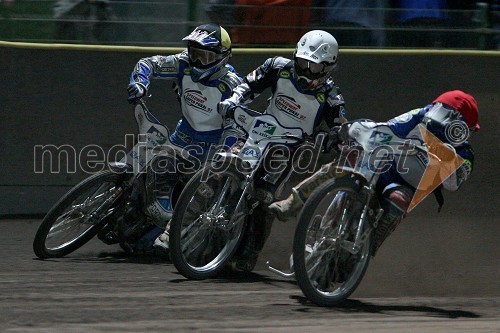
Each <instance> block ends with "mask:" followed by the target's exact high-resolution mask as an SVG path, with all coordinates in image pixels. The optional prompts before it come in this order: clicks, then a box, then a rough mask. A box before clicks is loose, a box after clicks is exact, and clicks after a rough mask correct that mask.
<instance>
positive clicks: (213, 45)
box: [182, 23, 231, 81]
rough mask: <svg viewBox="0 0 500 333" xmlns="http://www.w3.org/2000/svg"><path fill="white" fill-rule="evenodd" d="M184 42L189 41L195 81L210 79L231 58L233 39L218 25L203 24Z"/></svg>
mask: <svg viewBox="0 0 500 333" xmlns="http://www.w3.org/2000/svg"><path fill="white" fill-rule="evenodd" d="M182 40H186V41H188V45H187V47H188V55H189V65H190V66H191V77H192V78H193V81H199V80H202V79H204V78H207V77H210V76H211V75H212V74H214V73H215V72H217V71H218V70H219V69H220V68H222V67H224V66H225V65H226V64H227V62H228V61H229V58H230V57H231V39H230V38H229V34H228V33H227V31H226V30H225V29H224V28H223V27H221V26H220V25H218V24H215V23H209V24H202V25H200V26H198V27H196V28H195V29H194V30H193V32H191V33H190V34H189V35H188V36H186V37H184V38H183V39H182Z"/></svg>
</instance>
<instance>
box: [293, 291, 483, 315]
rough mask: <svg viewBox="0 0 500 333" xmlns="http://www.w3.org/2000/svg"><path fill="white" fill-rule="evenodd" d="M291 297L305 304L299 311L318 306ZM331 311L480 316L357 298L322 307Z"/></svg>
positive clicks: (299, 297)
mask: <svg viewBox="0 0 500 333" xmlns="http://www.w3.org/2000/svg"><path fill="white" fill-rule="evenodd" d="M290 298H291V299H295V300H297V302H299V303H300V304H303V305H307V306H308V307H307V308H301V309H297V310H295V311H299V312H309V311H312V310H314V308H315V307H316V308H320V307H319V306H316V305H315V304H313V303H311V302H310V301H309V300H308V299H306V298H305V297H303V296H290ZM323 309H328V310H332V311H339V312H345V313H375V314H389V313H390V312H395V313H398V312H399V313H401V312H417V313H422V314H424V315H426V316H429V317H442V318H450V319H457V318H480V317H481V316H480V315H478V314H477V313H474V312H470V311H462V310H446V309H441V308H437V307H432V306H425V305H380V304H373V303H369V302H362V301H358V300H346V301H345V302H343V303H341V304H339V305H338V306H335V307H331V308H323Z"/></svg>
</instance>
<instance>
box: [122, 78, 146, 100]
mask: <svg viewBox="0 0 500 333" xmlns="http://www.w3.org/2000/svg"><path fill="white" fill-rule="evenodd" d="M127 92H128V101H129V103H134V102H135V101H136V100H137V99H139V98H141V97H143V96H145V95H146V87H145V86H144V85H143V84H141V83H137V82H136V83H131V84H129V85H128V88H127Z"/></svg>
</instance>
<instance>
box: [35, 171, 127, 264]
mask: <svg viewBox="0 0 500 333" xmlns="http://www.w3.org/2000/svg"><path fill="white" fill-rule="evenodd" d="M122 179H123V174H117V173H114V172H111V171H103V172H100V173H97V174H95V175H93V176H90V177H89V178H87V179H85V180H83V181H82V182H81V183H79V184H77V185H76V186H75V187H73V188H72V189H71V190H70V191H69V192H68V193H66V194H65V195H64V196H63V197H62V198H61V199H60V200H59V202H58V203H56V204H55V205H54V206H53V207H52V208H51V209H50V211H49V212H48V213H47V215H46V216H45V218H44V219H43V221H42V224H41V225H40V227H39V228H38V231H37V233H36V236H35V239H34V241H33V250H34V252H35V254H36V255H37V257H39V258H42V259H43V258H56V257H63V256H65V255H67V254H69V253H71V252H73V251H75V250H76V249H78V248H80V247H81V246H83V245H84V244H85V243H87V242H88V241H89V240H90V239H92V237H94V236H95V235H96V234H97V232H98V231H99V230H100V228H102V226H103V222H102V221H103V220H104V219H105V218H106V217H107V216H109V215H110V214H111V213H112V211H113V210H112V209H113V208H112V205H113V203H114V202H115V201H116V198H117V195H119V193H121V192H120V187H119V185H120V183H121V181H122Z"/></svg>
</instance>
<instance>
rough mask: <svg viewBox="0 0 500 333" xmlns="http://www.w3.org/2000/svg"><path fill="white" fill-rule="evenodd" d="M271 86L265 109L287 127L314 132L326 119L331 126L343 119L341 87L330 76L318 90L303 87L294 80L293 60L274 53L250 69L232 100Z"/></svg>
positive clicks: (253, 95) (244, 100) (242, 101)
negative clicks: (270, 93) (259, 64)
mask: <svg viewBox="0 0 500 333" xmlns="http://www.w3.org/2000/svg"><path fill="white" fill-rule="evenodd" d="M267 88H271V91H272V96H271V98H270V99H269V100H268V105H267V108H266V113H269V114H272V115H274V116H275V117H276V118H277V119H278V120H279V122H280V123H281V124H283V125H284V126H287V127H300V128H302V129H303V130H304V132H305V133H306V134H307V135H313V134H314V131H315V130H316V129H317V128H318V126H319V125H320V123H321V122H322V121H324V122H325V123H326V125H327V126H328V127H329V128H332V127H334V126H335V125H338V124H339V123H340V122H343V119H344V115H345V109H344V98H343V96H342V93H341V91H340V88H339V87H338V86H337V85H335V83H334V82H333V80H332V79H331V78H330V79H328V80H327V81H326V82H325V83H324V84H323V85H321V86H320V87H318V88H317V89H315V90H310V91H308V90H302V89H300V88H299V87H298V85H297V82H296V80H295V75H294V68H293V60H290V59H286V58H282V57H274V58H269V59H267V60H266V61H265V62H264V63H263V64H262V65H261V66H259V67H258V68H257V69H255V70H254V71H252V72H251V73H249V74H248V75H247V76H246V77H245V78H244V82H243V83H242V84H240V85H239V86H238V87H237V88H236V89H235V90H234V93H233V95H232V96H231V98H229V101H231V102H233V103H234V104H236V105H238V104H243V105H245V104H248V103H250V102H251V101H253V100H254V99H255V98H256V97H257V96H258V95H259V94H260V93H262V92H263V91H264V90H265V89H267Z"/></svg>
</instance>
